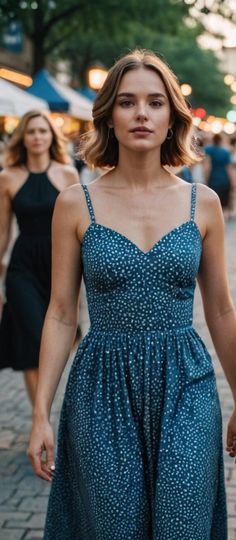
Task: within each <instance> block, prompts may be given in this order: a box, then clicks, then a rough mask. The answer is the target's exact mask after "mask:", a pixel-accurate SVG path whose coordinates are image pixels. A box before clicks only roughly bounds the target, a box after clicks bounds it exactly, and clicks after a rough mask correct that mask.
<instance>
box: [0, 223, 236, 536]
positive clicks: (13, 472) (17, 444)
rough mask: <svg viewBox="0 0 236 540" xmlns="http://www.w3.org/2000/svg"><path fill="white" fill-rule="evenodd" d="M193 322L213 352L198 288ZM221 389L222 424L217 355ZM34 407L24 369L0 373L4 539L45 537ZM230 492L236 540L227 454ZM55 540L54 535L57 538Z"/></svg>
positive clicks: (235, 233) (225, 393) (224, 400)
mask: <svg viewBox="0 0 236 540" xmlns="http://www.w3.org/2000/svg"><path fill="white" fill-rule="evenodd" d="M235 239H236V219H234V220H233V221H231V222H230V223H229V224H228V225H227V232H226V247H227V260H228V269H229V275H230V285H231V290H232V293H233V298H234V302H235V304H236V257H235V255H236V252H235ZM81 317H82V325H83V327H84V328H85V327H86V325H87V315H86V310H85V308H84V307H83V308H82V310H81ZM195 326H196V328H197V330H198V331H199V333H200V335H201V336H202V337H203V339H204V341H205V342H206V344H207V346H208V349H209V351H210V352H211V354H212V355H213V356H214V353H213V347H212V343H211V340H210V337H209V333H208V331H207V329H206V326H205V323H204V319H203V313H202V307H201V303H200V296H199V292H197V295H196V302H195ZM214 362H215V370H216V374H217V381H218V388H219V393H220V399H221V404H222V412H223V418H224V422H225V420H226V419H227V418H228V417H229V414H230V412H231V409H232V400H231V397H230V391H229V389H228V385H227V383H226V380H225V378H224V376H223V374H222V369H221V367H220V365H219V362H218V361H217V360H216V359H215V357H214ZM68 369H69V365H68V367H67V369H66V371H65V373H64V375H63V378H62V381H61V383H60V386H59V389H58V392H57V396H56V399H55V402H54V406H53V411H52V419H53V422H54V424H55V426H56V425H57V420H58V412H59V410H60V406H61V400H62V396H63V391H64V386H65V381H66V378H67V375H68ZM30 425H31V411H30V406H29V404H28V400H27V397H26V393H25V389H24V385H23V378H22V375H21V374H20V373H13V372H12V371H11V370H4V371H2V372H1V373H0V427H1V432H0V486H1V487H0V540H36V539H39V538H43V525H44V520H45V512H46V506H47V499H48V493H49V488H50V486H49V484H47V483H45V482H44V481H43V480H42V481H41V480H40V479H38V478H37V477H35V476H34V474H33V472H32V470H31V466H30V464H29V462H28V458H27V457H26V454H25V450H26V446H27V440H28V435H29V431H30ZM225 472H226V481H227V494H228V515H229V540H236V465H234V464H233V461H231V460H230V458H228V456H227V455H226V454H225ZM55 540H56V539H55Z"/></svg>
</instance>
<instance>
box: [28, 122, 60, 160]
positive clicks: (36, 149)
mask: <svg viewBox="0 0 236 540" xmlns="http://www.w3.org/2000/svg"><path fill="white" fill-rule="evenodd" d="M52 138H53V135H52V132H51V128H50V126H49V124H48V122H47V120H45V118H43V117H42V116H36V117H35V118H31V119H30V120H29V122H28V123H27V125H26V129H25V133H24V146H25V148H26V149H27V150H28V152H30V153H32V154H35V155H39V154H43V153H44V152H48V151H49V148H50V146H51V144H52Z"/></svg>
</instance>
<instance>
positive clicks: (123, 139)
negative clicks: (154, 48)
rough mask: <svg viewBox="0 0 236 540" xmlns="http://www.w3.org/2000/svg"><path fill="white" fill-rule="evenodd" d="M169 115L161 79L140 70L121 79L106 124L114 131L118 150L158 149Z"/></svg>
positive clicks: (167, 126)
mask: <svg viewBox="0 0 236 540" xmlns="http://www.w3.org/2000/svg"><path fill="white" fill-rule="evenodd" d="M170 112H171V111H170V103H169V99H168V96H167V92H166V89H165V86H164V84H163V82H162V80H161V78H160V77H159V75H158V74H157V73H156V72H155V71H153V70H151V69H147V68H143V67H141V68H138V69H134V70H130V71H128V72H127V73H126V74H125V75H124V76H123V78H122V80H121V83H120V86H119V88H118V92H117V96H116V101H115V105H114V108H113V112H112V119H111V122H110V123H109V124H108V125H109V127H113V128H114V133H115V136H116V138H117V139H118V141H119V145H120V147H121V146H123V147H125V148H127V149H130V150H138V151H146V150H151V149H157V148H158V147H159V148H160V146H161V144H162V143H163V142H164V141H165V139H166V136H167V132H168V128H169V127H171V121H170Z"/></svg>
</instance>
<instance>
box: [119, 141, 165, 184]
mask: <svg viewBox="0 0 236 540" xmlns="http://www.w3.org/2000/svg"><path fill="white" fill-rule="evenodd" d="M128 154H129V153H128ZM130 154H131V155H127V154H126V152H122V151H121V152H120V155H119V162H118V165H117V167H116V169H115V175H116V178H117V181H119V184H120V185H121V183H122V184H124V185H127V184H128V185H129V187H130V188H131V189H134V190H135V189H139V188H148V187H152V186H156V187H158V185H159V186H160V187H165V186H166V187H167V186H168V185H169V184H172V183H173V180H172V178H171V175H170V173H169V172H168V171H167V170H166V169H165V168H164V167H163V166H162V165H161V162H160V155H158V150H156V149H155V152H153V151H151V152H137V153H135V154H134V153H133V152H132V153H130Z"/></svg>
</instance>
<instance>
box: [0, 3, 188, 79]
mask: <svg viewBox="0 0 236 540" xmlns="http://www.w3.org/2000/svg"><path fill="white" fill-rule="evenodd" d="M173 6H174V9H175V10H177V12H178V13H176V15H178V17H175V16H174V13H173ZM187 13H188V8H187V6H185V5H184V3H183V2H182V1H181V2H179V0H177V2H176V0H146V2H145V4H143V3H142V2H140V0H126V2H120V1H119V0H99V2H97V0H67V1H66V2H65V3H64V4H63V3H62V2H61V1H60V0H20V1H19V0H0V19H1V20H2V24H4V23H5V25H7V24H9V22H10V21H12V20H17V21H20V22H21V24H22V27H23V31H24V33H25V35H26V36H28V38H29V39H30V40H31V42H32V46H33V72H34V73H35V72H36V71H38V70H39V69H41V68H42V67H44V66H45V61H46V57H47V56H48V55H50V54H51V53H52V51H54V50H55V49H56V48H57V47H59V46H60V45H61V44H65V43H66V42H67V41H68V40H70V37H71V36H73V34H77V35H79V33H80V32H81V31H82V32H84V31H88V32H91V31H94V32H97V31H98V32H101V31H103V32H104V33H105V34H107V32H109V33H110V36H111V35H112V34H111V33H113V31H116V29H117V27H122V26H123V24H124V23H125V22H126V21H128V20H135V19H137V20H140V21H143V22H146V21H148V20H149V24H150V25H153V27H154V25H155V24H159V26H160V27H161V29H162V30H161V31H164V28H166V27H167V26H169V28H170V29H172V32H174V33H175V32H176V28H177V27H178V24H177V25H176V20H178V19H179V20H180V21H182V20H183V17H184V15H186V14H187ZM153 14H154V15H153Z"/></svg>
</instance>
